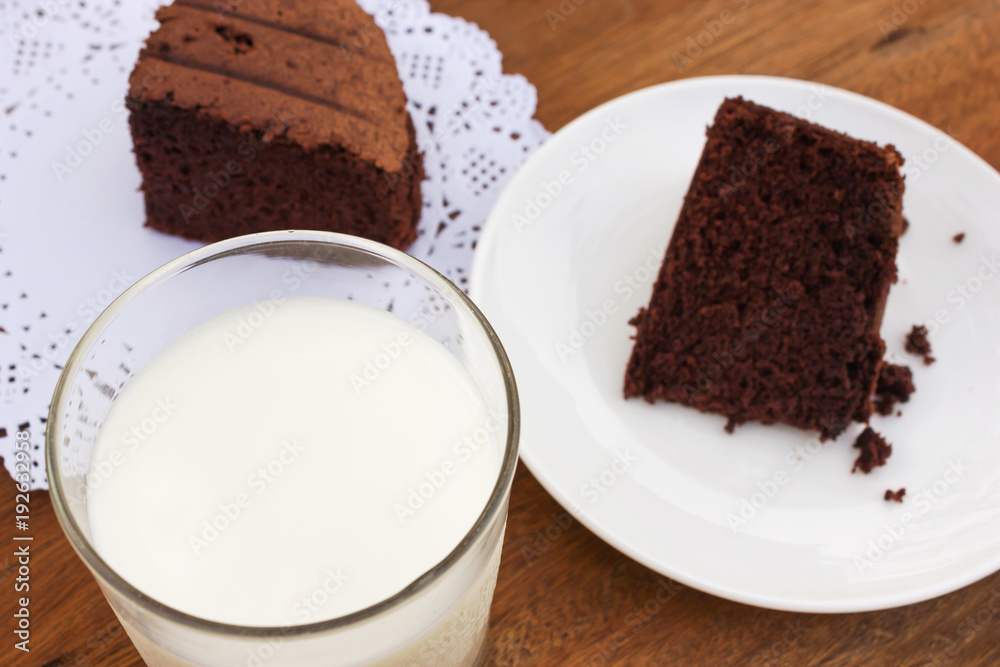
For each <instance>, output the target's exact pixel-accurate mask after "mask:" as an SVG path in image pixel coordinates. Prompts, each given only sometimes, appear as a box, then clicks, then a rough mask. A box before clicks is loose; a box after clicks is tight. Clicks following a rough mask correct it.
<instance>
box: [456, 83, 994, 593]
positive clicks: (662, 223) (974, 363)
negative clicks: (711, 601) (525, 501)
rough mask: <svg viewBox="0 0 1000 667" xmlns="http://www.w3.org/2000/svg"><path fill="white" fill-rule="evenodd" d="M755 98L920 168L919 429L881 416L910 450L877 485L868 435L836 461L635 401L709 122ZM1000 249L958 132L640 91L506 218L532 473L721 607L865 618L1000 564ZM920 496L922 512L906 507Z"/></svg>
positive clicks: (505, 258) (986, 185)
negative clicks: (923, 331)
mask: <svg viewBox="0 0 1000 667" xmlns="http://www.w3.org/2000/svg"><path fill="white" fill-rule="evenodd" d="M735 95H743V96H744V97H745V98H747V99H750V100H753V101H755V102H759V103H761V104H766V105H768V106H772V107H775V108H777V109H781V110H785V111H789V112H792V113H796V114H797V115H799V116H803V117H808V118H810V119H811V120H814V121H816V122H818V123H820V124H822V125H825V126H827V127H831V128H834V129H837V130H841V131H845V132H848V133H849V134H851V135H852V136H854V137H857V138H860V139H868V140H872V141H877V142H879V143H881V144H884V143H893V144H895V146H896V147H897V148H898V149H899V150H900V152H901V153H902V154H903V156H904V157H905V158H906V160H907V165H906V167H905V172H906V195H905V200H904V213H905V215H906V216H907V218H908V219H909V221H910V223H911V225H910V229H909V231H907V232H906V234H905V235H904V236H903V238H902V240H901V244H900V250H899V255H898V258H897V263H898V265H899V274H900V282H899V283H898V284H896V285H895V286H893V288H892V291H891V293H890V296H889V303H888V306H887V309H886V313H885V319H884V322H883V325H882V335H883V337H884V338H885V339H886V341H887V346H888V354H889V355H890V357H899V358H905V362H906V363H908V364H909V365H910V366H911V368H912V369H913V373H914V381H915V384H916V386H917V392H916V394H914V395H913V397H912V398H911V400H910V402H909V403H907V404H905V405H903V406H902V411H903V415H902V417H896V416H893V417H886V418H880V417H876V418H875V419H873V422H872V425H873V426H874V427H875V428H876V430H878V431H880V432H882V433H883V434H884V435H885V436H886V438H887V439H888V440H889V441H890V442H891V443H893V445H894V450H893V454H892V457H891V458H890V459H889V462H888V464H887V465H886V466H885V467H883V468H879V469H876V470H875V471H873V472H872V473H871V474H869V475H863V474H861V473H858V474H851V465H852V462H853V460H854V458H855V455H856V453H857V450H854V449H852V447H851V443H852V440H853V438H854V436H856V434H857V433H858V431H859V430H860V426H857V427H856V428H853V429H850V430H848V431H847V432H846V433H845V434H843V435H842V436H841V437H840V438H839V439H838V440H837V441H835V442H828V443H826V444H824V445H819V444H818V443H817V442H816V441H815V439H814V435H815V434H812V433H807V432H804V431H800V430H797V429H794V428H790V427H784V426H762V425H759V424H747V425H744V426H742V427H740V428H738V429H737V431H736V433H735V434H733V435H728V434H727V433H726V432H725V431H724V430H723V427H724V424H725V419H724V418H723V417H719V416H714V415H706V414H701V413H699V412H697V411H695V410H693V409H688V408H684V407H681V406H678V405H672V404H666V403H658V404H656V405H648V404H646V403H645V402H643V401H641V400H631V401H625V400H624V399H623V398H622V382H623V374H624V369H625V364H626V361H627V359H628V355H629V353H630V351H631V343H632V342H631V340H630V336H631V335H632V333H633V329H632V328H631V327H630V326H628V320H629V319H630V318H631V317H632V316H633V315H634V314H635V313H636V311H637V310H638V309H639V307H640V306H643V305H645V304H646V302H647V301H648V299H649V295H650V291H651V285H652V281H653V280H654V278H655V275H656V272H657V270H658V268H659V266H660V262H661V259H662V256H663V251H664V249H665V246H666V243H667V242H668V240H669V238H670V233H671V231H672V228H673V224H674V221H675V220H676V217H677V214H678V212H679V210H680V207H681V202H682V199H683V196H684V193H685V192H686V190H687V187H688V183H689V181H690V179H691V175H692V173H693V171H694V169H695V166H696V164H697V162H698V158H699V156H700V154H701V150H702V146H703V143H704V135H705V126H706V125H707V124H709V123H710V122H711V120H712V118H713V116H714V113H715V110H716V108H717V107H718V106H719V104H720V103H721V102H722V100H723V98H724V97H727V96H735ZM958 232H965V234H966V237H965V241H964V242H963V243H961V244H955V243H954V242H953V241H952V236H953V235H955V234H956V233H958ZM998 249H1000V174H997V172H996V171H994V170H993V169H992V168H991V167H990V166H989V165H987V164H986V163H985V162H984V161H983V160H982V159H980V158H979V157H977V156H976V155H974V154H973V153H972V152H971V151H969V150H968V149H966V148H965V147H963V146H962V145H960V144H959V143H958V142H957V141H956V140H955V139H952V138H950V137H949V136H948V135H946V134H944V133H942V132H940V131H939V130H936V129H934V128H933V127H931V126H929V125H927V124H925V123H923V122H921V121H919V120H917V119H915V118H913V117H912V116H909V115H907V114H905V113H902V112H900V111H898V110H896V109H893V108H891V107H889V106H886V105H884V104H881V103H879V102H876V101H873V100H871V99H868V98H865V97H861V96H859V95H856V94H852V93H849V92H845V91H842V90H837V89H834V88H829V87H822V86H819V85H817V84H812V83H806V82H801V81H794V80H789V79H776V78H767V77H744V76H728V77H712V78H703V79H690V80H685V81H680V82H676V83H669V84H664V85H660V86H655V87H652V88H648V89H646V90H641V91H638V92H635V93H632V94H629V95H626V96H624V97H622V98H619V99H616V100H613V101H611V102H609V103H607V104H604V105H602V106H601V107H599V108H597V109H594V110H593V111H590V112H589V113H587V114H585V115H584V116H582V117H581V118H579V119H577V120H575V121H574V122H572V123H570V124H569V125H567V126H566V127H565V128H563V129H562V130H560V131H559V132H558V133H557V134H556V135H555V136H553V137H552V138H551V139H550V140H549V141H548V142H547V143H546V144H545V145H544V146H542V148H541V149H540V150H539V151H538V152H537V153H536V154H535V155H534V156H533V157H532V158H531V159H530V160H529V161H528V162H527V163H526V164H525V165H524V167H522V168H521V170H520V171H519V172H518V173H517V175H516V176H515V178H514V179H513V180H512V181H511V183H510V185H509V186H508V187H507V189H506V191H505V192H504V193H503V195H502V196H501V198H500V200H499V201H498V202H497V204H496V206H495V207H494V209H493V211H492V213H491V215H490V218H489V220H488V223H487V226H486V228H485V231H484V234H483V237H482V239H481V241H480V243H479V248H478V250H477V253H476V258H475V263H474V267H473V272H472V280H471V282H472V287H473V289H472V294H473V298H474V299H475V300H476V301H477V303H478V304H479V305H480V306H481V307H482V308H483V310H484V311H485V313H486V315H487V317H488V318H489V320H490V321H491V322H492V323H493V325H494V326H495V327H496V329H497V331H498V333H499V335H500V337H501V339H502V341H503V343H504V346H505V347H506V349H507V351H508V353H509V354H510V357H511V360H512V362H513V365H514V371H515V373H516V376H517V381H518V386H519V389H520V394H521V406H522V414H523V419H524V421H523V429H522V438H521V452H522V453H521V456H522V458H523V460H524V461H525V463H526V464H527V465H528V467H529V468H530V469H531V471H532V472H533V473H534V474H535V476H536V477H537V478H538V480H539V481H540V482H541V483H542V485H543V486H544V487H545V488H546V489H547V490H548V491H549V492H550V493H551V494H552V495H553V496H554V497H555V498H556V499H557V500H558V501H559V502H560V503H561V504H562V505H563V506H565V507H566V508H568V509H569V510H570V511H572V512H573V513H574V514H575V515H576V516H577V517H578V518H579V520H580V521H582V522H583V523H584V524H585V525H586V526H587V527H588V528H590V529H591V530H592V531H594V532H595V533H597V534H598V535H599V536H600V537H601V538H603V539H604V540H606V541H607V542H608V543H610V544H611V545H613V546H614V547H616V548H617V549H619V550H621V551H622V552H624V553H625V554H628V555H629V556H631V557H632V558H634V559H636V560H637V561H639V562H641V563H643V564H645V565H646V566H648V567H650V568H652V569H653V570H656V571H657V572H660V573H662V574H664V575H667V576H670V577H673V578H675V579H677V580H679V581H680V582H682V583H685V584H688V585H690V586H693V587H695V588H699V589H701V590H703V591H707V592H710V593H714V594H716V595H719V596H722V597H726V598H730V599H733V600H738V601H740V602H746V603H749V604H754V605H759V606H763V607H772V608H776V609H787V610H795V611H811V612H850V611H863V610H870V609H880V608H886V607H893V606H897V605H902V604H908V603H912V602H917V601H919V600H924V599H927V598H931V597H934V596H937V595H941V594H943V593H947V592H949V591H953V590H955V589H957V588H959V587H961V586H964V585H965V584H968V583H971V582H973V581H976V580H978V579H980V578H982V577H984V576H986V575H988V574H990V573H992V572H994V571H996V570H998V569H1000V410H998V408H1000V277H998V276H997V272H998V271H1000V266H998V265H997V262H998V261H1000V250H998ZM915 323H930V324H928V326H929V328H930V329H931V331H932V344H933V348H934V354H935V356H936V357H937V359H938V361H937V363H935V364H933V365H931V366H924V365H923V364H922V363H920V361H919V360H918V359H917V358H915V357H912V356H910V355H907V354H906V353H905V352H904V351H903V345H902V343H903V337H904V334H905V333H906V332H907V331H908V330H909V328H910V327H911V326H912V325H913V324H915ZM899 487H906V489H907V492H906V496H905V499H904V502H903V503H902V504H898V503H894V502H886V501H885V500H883V493H884V492H885V491H886V490H887V489H898V488H899ZM526 546H531V545H526ZM539 557H544V555H540V556H539Z"/></svg>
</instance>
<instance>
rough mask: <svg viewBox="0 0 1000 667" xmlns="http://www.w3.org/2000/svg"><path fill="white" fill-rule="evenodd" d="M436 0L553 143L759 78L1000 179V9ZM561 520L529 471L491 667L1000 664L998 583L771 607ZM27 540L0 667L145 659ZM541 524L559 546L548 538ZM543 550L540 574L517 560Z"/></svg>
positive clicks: (48, 523) (5, 561)
mask: <svg viewBox="0 0 1000 667" xmlns="http://www.w3.org/2000/svg"><path fill="white" fill-rule="evenodd" d="M431 4H432V6H433V8H434V9H435V10H436V11H443V12H447V13H449V14H452V15H456V16H462V17H465V18H466V19H468V20H470V21H474V22H476V23H478V24H479V25H480V26H482V27H483V28H484V29H486V30H487V31H488V32H489V33H490V34H491V35H492V36H493V38H494V39H495V40H496V41H497V43H498V44H499V46H500V49H501V51H502V52H503V54H504V64H505V71H508V72H520V73H522V74H524V75H525V76H527V78H528V79H529V80H530V81H531V82H532V83H533V84H534V85H535V86H536V87H537V89H538V113H537V117H538V119H539V120H541V121H542V123H544V124H545V126H546V127H547V128H549V129H550V130H553V131H554V130H558V129H559V128H560V127H562V126H563V125H565V124H566V123H567V122H569V121H570V120H572V119H573V118H575V117H576V116H578V115H580V114H581V113H583V112H584V111H587V110H588V109H590V108H592V107H594V106H596V105H598V104H600V103H602V102H605V101H607V100H610V99H612V98H614V97H617V96H619V95H622V94H623V93H627V92H629V91H632V90H636V89H638V88H643V87H645V86H649V85H652V84H656V83H661V82H664V81H671V80H675V79H680V78H685V77H692V76H704V75H711V74H768V75H780V76H789V77H795V78H799V79H807V80H812V81H817V82H820V83H823V84H828V85H832V86H838V87H841V88H846V89H848V90H852V91H855V92H858V93H862V94H864V95H868V96H871V97H874V98H875V99H878V100H881V101H883V102H886V103H888V104H890V105H893V106H895V107H897V108H900V109H902V110H904V111H907V112H909V113H911V114H913V115H915V116H917V117H918V118H922V119H924V120H926V121H927V122H929V123H931V124H932V125H934V126H936V127H938V128H941V129H943V130H945V131H947V132H948V133H950V134H951V135H952V136H954V137H956V138H957V139H958V140H960V141H961V142H962V143H964V144H965V145H966V146H968V147H970V148H971V149H972V150H973V151H975V152H976V153H978V154H979V155H980V156H982V157H983V158H984V159H985V160H986V161H987V162H989V163H990V164H991V165H993V166H994V167H995V168H1000V0H955V1H952V2H943V1H940V0H937V1H933V2H929V1H928V0H905V1H902V0H901V1H900V2H897V3H893V2H892V1H891V0H884V1H874V0H873V1H868V2H851V1H849V0H848V1H845V0H805V1H802V2H781V1H779V0H767V1H765V0H716V1H714V2H708V3H693V2H689V3H686V2H682V1H681V0H668V1H664V0H548V1H543V2H538V1H534V0H513V1H512V0H503V1H485V0H481V1H479V2H473V1H472V0H434V1H433V2H432V3H431ZM727 10H728V12H731V14H725V15H723V12H724V11H727ZM720 18H725V19H727V22H726V23H721V21H719V19H720ZM706 22H707V23H706ZM720 25H721V26H722V27H721V28H720ZM0 477H3V479H2V481H0V491H2V492H0V517H11V516H12V515H13V504H14V502H13V501H14V487H13V483H12V482H10V480H9V479H7V478H6V475H2V476H0ZM562 511H563V510H562V509H561V508H560V507H559V505H558V504H556V502H555V501H554V500H553V499H552V498H551V497H550V496H549V495H548V494H547V493H546V492H545V491H544V490H543V489H542V488H541V486H540V485H539V484H538V482H537V481H536V480H535V479H534V478H533V477H532V476H531V474H530V473H529V472H528V471H527V470H526V469H524V467H523V466H522V467H521V469H520V470H519V471H518V474H517V477H516V479H515V480H514V488H513V493H512V498H511V508H510V519H509V523H508V527H507V536H506V543H505V546H504V554H503V564H502V566H501V568H500V580H499V584H498V587H497V591H496V598H495V601H494V603H493V617H492V626H491V630H490V649H489V654H488V660H487V664H492V665H586V666H598V665H820V664H822V665H881V664H886V665H905V666H910V665H913V666H918V665H919V666H922V665H928V666H929V665H1000V613H996V612H997V610H998V609H1000V607H998V602H997V600H998V599H1000V574H994V575H993V576H990V577H987V578H986V579H984V580H982V581H980V582H978V583H976V584H973V585H971V586H968V587H966V588H964V589H962V590H959V591H957V592H954V593H951V594H950V595H946V596H944V597H940V598H937V599H934V600H930V601H927V602H923V603H920V604H916V605H912V606H908V607H903V608H898V609H891V610H887V611H880V612H871V613H863V614H840V615H818V614H795V613H786V612H777V611H769V610H763V609H758V608H755V607H749V606H746V605H742V604H737V603H735V602H729V601H727V600H722V599H720V598H716V597H713V596H711V595H707V594H704V593H701V592H699V591H697V590H693V589H690V588H687V587H684V586H680V585H678V584H674V583H672V582H669V581H666V580H665V579H663V578H662V577H661V576H659V575H658V574H656V573H655V572H652V571H650V570H648V569H646V568H645V567H643V566H641V565H638V564H637V563H635V562H633V561H631V560H629V559H628V558H626V557H624V556H622V555H621V554H619V553H618V552H617V551H615V550H614V549H612V548H611V547H609V546H607V545H606V544H604V543H603V542H602V541H601V540H599V539H598V538H597V537H595V536H594V535H593V534H592V533H590V532H589V531H588V530H587V529H586V528H584V527H582V526H580V525H579V524H576V523H573V524H572V525H568V526H566V527H565V528H561V527H560V528H558V529H554V528H553V526H555V525H557V524H556V520H555V519H554V515H555V516H558V515H559V514H560V513H561V512H562ZM12 529H13V521H12V520H6V519H5V520H3V521H2V522H0V541H2V542H3V543H4V544H8V545H10V544H11V541H10V538H11V533H12ZM539 531H541V532H539ZM31 532H32V533H33V535H34V538H35V541H34V545H33V551H34V557H33V560H32V561H31V567H32V574H31V577H32V579H31V614H32V621H33V623H32V635H31V647H32V650H31V652H30V653H29V654H22V653H20V652H19V651H15V650H14V649H13V647H12V645H13V639H12V635H11V633H10V630H11V629H12V621H11V612H12V609H13V604H14V599H15V595H14V593H13V585H14V580H15V577H16V576H17V572H16V570H17V564H16V562H15V558H14V557H13V555H12V552H13V549H12V548H11V547H9V546H8V547H4V549H3V552H2V553H0V583H2V586H3V590H4V593H3V595H2V596H0V616H2V617H3V618H4V619H5V620H4V621H3V627H4V628H5V630H4V632H3V633H2V635H0V636H3V637H5V639H3V640H2V642H0V664H2V665H9V664H14V665H52V666H55V665H73V666H85V665H136V664H141V661H140V659H139V656H138V654H137V653H136V652H135V650H134V649H133V648H132V647H131V644H130V643H129V641H128V639H127V637H126V636H125V634H124V632H123V631H122V630H121V627H120V626H119V625H118V622H117V620H116V619H115V617H114V615H113V614H112V612H111V609H110V608H109V607H108V605H107V603H106V602H105V601H104V599H103V597H102V596H101V594H100V592H99V590H98V588H97V586H96V584H95V583H94V582H93V580H92V579H91V577H90V576H89V574H88V573H87V571H86V570H85V568H84V566H83V565H82V563H80V562H79V560H78V559H77V558H76V556H75V554H74V553H73V552H72V550H71V549H70V546H69V544H68V543H67V542H66V540H65V538H64V537H63V535H62V533H61V531H60V529H59V527H58V525H57V523H56V520H55V517H54V515H53V512H52V508H51V505H50V503H49V500H48V496H47V494H45V493H35V494H32V497H31ZM546 532H548V535H549V537H554V538H555V539H552V540H551V541H550V542H545V541H539V535H545V534H546ZM543 547H544V548H545V549H544V551H539V552H537V557H532V558H531V562H529V558H528V557H526V553H530V552H526V551H525V550H526V549H533V548H534V549H539V548H543ZM532 556H534V554H532ZM658 600H660V601H662V602H660V601H658ZM644 608H645V609H646V612H641V611H640V610H642V609H644ZM636 612H639V613H638V614H637V613H636ZM630 614H631V615H630Z"/></svg>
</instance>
